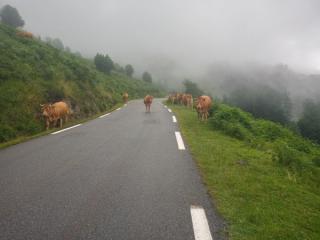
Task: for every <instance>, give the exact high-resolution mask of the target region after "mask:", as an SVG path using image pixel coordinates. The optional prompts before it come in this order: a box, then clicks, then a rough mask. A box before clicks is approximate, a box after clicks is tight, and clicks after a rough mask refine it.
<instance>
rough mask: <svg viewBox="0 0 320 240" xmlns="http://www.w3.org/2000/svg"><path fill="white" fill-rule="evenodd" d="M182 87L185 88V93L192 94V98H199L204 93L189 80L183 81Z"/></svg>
mask: <svg viewBox="0 0 320 240" xmlns="http://www.w3.org/2000/svg"><path fill="white" fill-rule="evenodd" d="M183 85H184V87H185V89H186V90H185V92H186V93H189V94H192V96H193V97H199V96H201V95H203V94H204V92H203V91H202V90H201V89H200V88H199V87H198V85H197V84H196V83H194V82H192V81H190V80H189V79H185V80H184V81H183Z"/></svg>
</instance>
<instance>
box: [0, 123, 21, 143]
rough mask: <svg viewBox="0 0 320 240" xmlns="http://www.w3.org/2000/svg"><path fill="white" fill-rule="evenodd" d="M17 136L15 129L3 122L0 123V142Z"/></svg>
mask: <svg viewBox="0 0 320 240" xmlns="http://www.w3.org/2000/svg"><path fill="white" fill-rule="evenodd" d="M16 136H17V133H16V131H15V130H14V129H13V128H12V127H10V126H8V125H5V124H3V123H0V142H4V141H8V140H10V139H12V138H14V137H16Z"/></svg>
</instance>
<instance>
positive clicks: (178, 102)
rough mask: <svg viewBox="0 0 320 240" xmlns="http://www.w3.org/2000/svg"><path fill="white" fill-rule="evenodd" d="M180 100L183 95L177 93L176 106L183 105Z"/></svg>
mask: <svg viewBox="0 0 320 240" xmlns="http://www.w3.org/2000/svg"><path fill="white" fill-rule="evenodd" d="M182 98H183V94H182V93H177V94H176V102H177V104H183V102H182Z"/></svg>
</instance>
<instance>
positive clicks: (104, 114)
mask: <svg viewBox="0 0 320 240" xmlns="http://www.w3.org/2000/svg"><path fill="white" fill-rule="evenodd" d="M108 115H110V113H107V114H104V115H101V116H100V117H99V118H103V117H106V116H108Z"/></svg>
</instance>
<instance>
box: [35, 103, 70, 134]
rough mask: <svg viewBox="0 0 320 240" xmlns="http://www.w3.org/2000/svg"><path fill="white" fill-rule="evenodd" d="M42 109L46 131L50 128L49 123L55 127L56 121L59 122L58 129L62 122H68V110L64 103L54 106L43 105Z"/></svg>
mask: <svg viewBox="0 0 320 240" xmlns="http://www.w3.org/2000/svg"><path fill="white" fill-rule="evenodd" d="M41 107H42V115H43V116H44V118H45V119H46V129H47V130H48V129H49V127H50V123H53V126H54V127H55V126H56V124H57V121H58V120H60V127H61V128H62V121H63V120H64V121H65V123H66V122H67V121H68V116H69V114H70V110H69V107H68V105H67V104H66V103H65V102H56V103H54V104H44V105H41Z"/></svg>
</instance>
